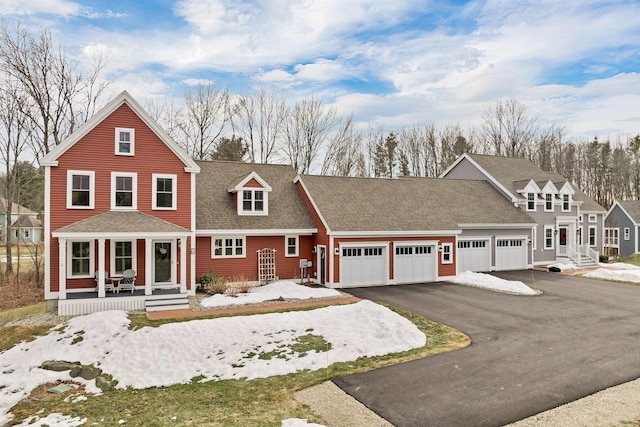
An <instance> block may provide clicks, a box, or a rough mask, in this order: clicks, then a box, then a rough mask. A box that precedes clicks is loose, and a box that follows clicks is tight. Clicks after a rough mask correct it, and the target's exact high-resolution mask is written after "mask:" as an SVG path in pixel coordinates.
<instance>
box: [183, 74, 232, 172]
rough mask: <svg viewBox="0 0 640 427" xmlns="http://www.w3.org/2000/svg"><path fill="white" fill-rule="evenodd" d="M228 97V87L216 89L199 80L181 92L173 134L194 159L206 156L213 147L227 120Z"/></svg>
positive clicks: (205, 157) (229, 120)
mask: <svg viewBox="0 0 640 427" xmlns="http://www.w3.org/2000/svg"><path fill="white" fill-rule="evenodd" d="M229 100H230V96H229V91H228V90H225V91H220V90H218V89H216V88H215V87H214V86H213V85H212V84H199V85H198V88H197V89H196V90H195V91H194V92H188V93H187V94H186V95H185V100H184V101H185V102H184V108H183V110H182V112H181V113H179V114H178V116H177V117H178V119H177V130H178V132H177V134H178V135H177V138H178V141H179V142H180V145H181V146H182V147H183V148H184V149H185V150H186V151H187V153H189V155H190V156H191V157H193V158H194V159H198V160H204V159H207V158H209V157H210V156H211V154H212V152H213V151H214V149H215V146H216V143H217V141H218V139H219V138H220V136H221V135H222V133H223V132H224V130H225V129H226V127H227V126H228V125H229V123H230V122H231V116H232V109H231V107H230V104H229Z"/></svg>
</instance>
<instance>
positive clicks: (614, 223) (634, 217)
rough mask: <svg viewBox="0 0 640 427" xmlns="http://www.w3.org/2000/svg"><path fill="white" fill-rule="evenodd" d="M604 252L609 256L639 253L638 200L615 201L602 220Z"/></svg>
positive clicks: (639, 207)
mask: <svg viewBox="0 0 640 427" xmlns="http://www.w3.org/2000/svg"><path fill="white" fill-rule="evenodd" d="M604 226H605V229H604V250H605V253H606V255H609V256H629V255H633V254H637V253H640V244H639V242H638V240H639V239H638V233H639V232H640V200H624V201H623V200H616V201H615V203H614V204H613V205H612V206H611V208H610V209H609V212H607V215H606V217H605V219H604Z"/></svg>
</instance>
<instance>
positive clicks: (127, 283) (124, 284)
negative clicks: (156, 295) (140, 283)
mask: <svg viewBox="0 0 640 427" xmlns="http://www.w3.org/2000/svg"><path fill="white" fill-rule="evenodd" d="M135 283H136V271H135V270H133V269H128V270H125V271H123V272H122V280H120V285H119V286H118V287H119V288H120V290H121V291H124V290H130V291H131V293H133V291H134V290H135V289H136V287H135Z"/></svg>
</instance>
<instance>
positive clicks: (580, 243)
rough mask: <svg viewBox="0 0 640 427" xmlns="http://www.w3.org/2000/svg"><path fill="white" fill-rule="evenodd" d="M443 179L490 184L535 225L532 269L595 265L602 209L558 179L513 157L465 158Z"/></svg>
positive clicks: (599, 249)
mask: <svg viewBox="0 0 640 427" xmlns="http://www.w3.org/2000/svg"><path fill="white" fill-rule="evenodd" d="M441 178H451V179H477V180H484V181H488V182H489V183H490V184H491V185H492V186H493V187H494V188H496V189H497V190H498V191H499V192H500V193H501V194H502V195H503V196H504V197H505V198H507V200H509V201H510V202H511V203H513V205H514V206H517V207H520V208H521V209H522V210H523V211H525V212H526V213H527V214H528V215H529V216H530V217H531V218H532V219H533V220H534V221H535V222H536V223H537V225H536V226H535V227H534V228H533V238H532V239H531V242H530V245H531V250H532V252H533V264H534V265H546V264H550V263H553V262H567V261H573V262H575V263H577V264H579V265H585V264H593V263H596V262H598V260H599V259H598V258H599V255H600V254H601V253H602V250H603V243H604V217H605V214H606V213H607V211H606V209H605V208H603V207H602V206H601V205H600V204H598V203H597V202H595V201H594V200H593V199H591V198H590V197H589V196H587V195H586V194H585V193H583V192H582V191H581V190H580V189H579V188H577V187H575V186H574V185H572V184H571V183H570V182H569V181H567V180H566V178H564V177H563V176H562V175H560V174H556V173H548V172H545V171H543V170H542V169H540V168H539V167H538V166H536V165H535V164H534V163H533V162H531V161H529V160H527V159H523V158H514V157H501V156H489V155H480V154H467V153H465V154H463V155H462V156H460V157H459V158H458V159H457V160H456V161H455V162H454V163H453V164H452V165H451V166H450V167H449V168H448V169H447V170H446V171H445V172H444V173H443V174H442V175H441Z"/></svg>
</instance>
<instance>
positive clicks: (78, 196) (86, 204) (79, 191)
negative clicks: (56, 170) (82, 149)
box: [67, 170, 95, 209]
mask: <svg viewBox="0 0 640 427" xmlns="http://www.w3.org/2000/svg"><path fill="white" fill-rule="evenodd" d="M94 200H95V172H94V171H74V170H70V171H67V209H93V207H94Z"/></svg>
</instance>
